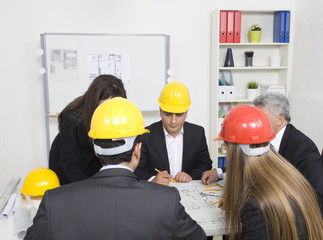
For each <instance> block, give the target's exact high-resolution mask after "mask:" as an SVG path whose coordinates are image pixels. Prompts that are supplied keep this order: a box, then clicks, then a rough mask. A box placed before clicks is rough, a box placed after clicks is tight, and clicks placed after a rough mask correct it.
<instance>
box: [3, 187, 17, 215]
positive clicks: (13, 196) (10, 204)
mask: <svg viewBox="0 0 323 240" xmlns="http://www.w3.org/2000/svg"><path fill="white" fill-rule="evenodd" d="M18 194H20V193H18ZM18 194H17V193H13V194H11V196H10V198H9V200H8V203H7V205H6V206H5V207H4V209H3V212H2V215H1V218H2V219H7V218H8V216H9V215H10V214H11V213H12V211H13V207H14V205H15V202H16V198H17V195H18Z"/></svg>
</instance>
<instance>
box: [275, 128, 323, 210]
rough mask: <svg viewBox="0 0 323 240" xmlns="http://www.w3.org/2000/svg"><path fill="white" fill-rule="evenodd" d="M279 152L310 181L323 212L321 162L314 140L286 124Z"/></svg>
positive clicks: (322, 165)
mask: <svg viewBox="0 0 323 240" xmlns="http://www.w3.org/2000/svg"><path fill="white" fill-rule="evenodd" d="M279 153H280V155H282V156H283V157H284V158H286V159H287V160H288V161H289V162H290V163H291V164H293V165H294V166H295V167H296V168H297V169H298V170H299V171H300V172H301V173H302V174H303V175H304V177H305V178H306V179H307V180H308V181H309V182H310V184H311V185H312V187H313V188H314V190H315V192H316V194H317V196H318V198H319V202H320V205H321V206H320V207H321V212H323V206H322V203H323V163H322V160H321V156H320V153H319V150H318V149H317V147H316V145H315V144H314V142H313V141H312V140H311V139H310V138H308V137H307V136H306V135H305V134H304V133H302V132H301V131H299V130H297V129H296V128H295V127H294V126H293V125H292V124H288V125H287V126H286V129H285V132H284V135H283V138H282V140H281V143H280V147H279Z"/></svg>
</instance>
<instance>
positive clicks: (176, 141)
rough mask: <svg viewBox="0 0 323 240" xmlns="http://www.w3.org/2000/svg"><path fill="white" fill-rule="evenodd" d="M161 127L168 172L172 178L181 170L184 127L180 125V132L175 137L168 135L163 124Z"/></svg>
mask: <svg viewBox="0 0 323 240" xmlns="http://www.w3.org/2000/svg"><path fill="white" fill-rule="evenodd" d="M163 129H164V133H165V141H166V148H167V154H168V160H169V170H170V173H169V174H170V175H172V177H173V178H174V177H175V176H176V174H177V173H179V172H181V171H182V162H183V135H184V129H183V127H182V129H181V132H180V133H179V134H178V135H177V136H176V137H173V136H171V135H169V134H168V132H167V131H166V129H165V128H164V126H163Z"/></svg>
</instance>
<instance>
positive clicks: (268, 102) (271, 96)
mask: <svg viewBox="0 0 323 240" xmlns="http://www.w3.org/2000/svg"><path fill="white" fill-rule="evenodd" d="M253 104H254V105H255V106H259V105H260V106H262V107H264V108H266V110H267V111H269V112H271V113H272V114H273V115H274V116H278V115H283V116H284V117H285V120H286V121H287V122H290V120H291V117H290V115H289V102H288V99H287V98H286V97H285V96H284V95H283V94H281V93H277V92H270V93H264V94H261V95H260V96H258V97H256V98H255V99H254V100H253Z"/></svg>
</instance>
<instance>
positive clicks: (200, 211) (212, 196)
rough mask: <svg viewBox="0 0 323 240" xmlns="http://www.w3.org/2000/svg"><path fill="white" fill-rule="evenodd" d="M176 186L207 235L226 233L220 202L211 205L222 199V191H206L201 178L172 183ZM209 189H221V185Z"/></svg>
mask: <svg viewBox="0 0 323 240" xmlns="http://www.w3.org/2000/svg"><path fill="white" fill-rule="evenodd" d="M169 186H172V187H176V188H177V189H178V191H179V193H180V195H181V203H182V205H183V206H184V207H185V210H186V212H187V213H188V214H189V215H190V216H191V218H193V219H194V220H195V221H196V222H198V223H199V224H200V225H201V227H202V228H203V229H204V231H205V233H206V235H208V236H213V235H224V234H226V231H225V223H224V214H223V213H222V210H221V209H220V208H218V204H215V205H211V204H212V203H214V202H217V201H219V200H220V196H221V193H222V191H205V185H203V184H202V183H201V181H200V180H196V181H192V182H189V183H178V184H175V183H172V182H171V183H170V184H169ZM209 189H220V187H219V186H216V187H212V188H209Z"/></svg>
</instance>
